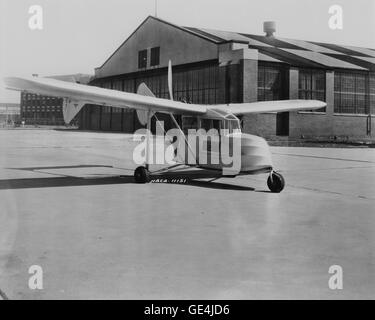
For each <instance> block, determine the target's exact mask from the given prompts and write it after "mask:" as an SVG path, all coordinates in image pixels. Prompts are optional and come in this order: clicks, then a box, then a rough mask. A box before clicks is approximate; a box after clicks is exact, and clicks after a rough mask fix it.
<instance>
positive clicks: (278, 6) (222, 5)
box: [0, 0, 375, 102]
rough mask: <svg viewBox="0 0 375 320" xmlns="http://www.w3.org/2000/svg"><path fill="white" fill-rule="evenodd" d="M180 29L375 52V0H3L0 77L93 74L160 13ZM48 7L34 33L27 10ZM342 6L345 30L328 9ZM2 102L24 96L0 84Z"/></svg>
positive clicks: (0, 5) (16, 99) (1, 5)
mask: <svg viewBox="0 0 375 320" xmlns="http://www.w3.org/2000/svg"><path fill="white" fill-rule="evenodd" d="M155 3H157V16H158V17H159V18H161V19H164V20H167V21H170V22H172V23H175V24H177V25H181V26H190V27H201V28H209V29H219V30H226V31H237V32H245V33H253V34H263V21H268V20H272V21H276V29H277V30H276V33H275V36H276V37H277V36H280V37H286V38H294V39H302V40H312V41H320V42H328V43H337V44H344V45H345V44H346V45H354V46H360V47H367V48H375V0H356V1H353V0H226V1H224V0H190V1H188V0H0V80H1V79H2V78H3V77H4V76H30V75H31V74H39V75H40V76H46V75H59V74H73V73H87V74H94V68H95V67H98V66H100V65H102V63H103V62H104V61H105V60H106V59H107V58H108V57H109V56H110V55H111V54H112V53H113V51H114V50H116V49H117V48H118V47H119V46H120V45H121V43H122V42H123V41H124V40H125V39H126V38H127V37H128V36H129V35H130V34H131V33H132V32H133V31H134V30H135V29H136V28H137V27H138V26H139V25H140V24H141V22H142V21H143V20H144V19H145V18H146V17H147V16H148V15H155ZM32 5H39V6H41V7H42V9H43V29H42V30H31V29H30V28H29V19H30V17H31V16H32V14H30V13H29V8H30V6H32ZM332 5H340V6H341V7H342V9H343V28H342V30H339V29H337V30H331V29H330V28H329V25H328V20H329V18H330V16H331V14H329V12H328V10H329V8H330V6H332ZM0 85H1V87H0V102H19V93H15V92H12V91H8V90H5V89H4V88H3V83H2V81H1V82H0Z"/></svg>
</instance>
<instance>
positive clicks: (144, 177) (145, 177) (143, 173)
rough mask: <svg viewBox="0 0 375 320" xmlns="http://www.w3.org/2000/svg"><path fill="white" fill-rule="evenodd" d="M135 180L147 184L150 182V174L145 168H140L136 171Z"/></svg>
mask: <svg viewBox="0 0 375 320" xmlns="http://www.w3.org/2000/svg"><path fill="white" fill-rule="evenodd" d="M134 180H135V182H137V183H147V182H149V181H150V172H149V171H148V170H147V169H146V168H145V167H138V168H137V169H135V171H134Z"/></svg>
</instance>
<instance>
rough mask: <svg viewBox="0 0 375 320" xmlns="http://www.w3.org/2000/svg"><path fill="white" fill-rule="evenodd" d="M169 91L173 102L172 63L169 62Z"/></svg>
mask: <svg viewBox="0 0 375 320" xmlns="http://www.w3.org/2000/svg"><path fill="white" fill-rule="evenodd" d="M168 90H169V98H170V99H171V100H173V87H172V62H171V60H169V62H168Z"/></svg>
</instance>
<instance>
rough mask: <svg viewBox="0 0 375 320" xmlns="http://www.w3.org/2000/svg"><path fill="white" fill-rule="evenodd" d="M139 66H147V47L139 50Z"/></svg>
mask: <svg viewBox="0 0 375 320" xmlns="http://www.w3.org/2000/svg"><path fill="white" fill-rule="evenodd" d="M138 68H139V69H143V68H147V49H145V50H141V51H139V52H138Z"/></svg>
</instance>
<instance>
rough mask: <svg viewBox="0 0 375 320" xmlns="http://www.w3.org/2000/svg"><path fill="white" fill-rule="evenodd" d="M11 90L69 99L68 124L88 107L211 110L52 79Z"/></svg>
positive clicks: (13, 81)
mask: <svg viewBox="0 0 375 320" xmlns="http://www.w3.org/2000/svg"><path fill="white" fill-rule="evenodd" d="M4 82H5V85H6V88H7V89H10V90H16V91H24V92H28V93H35V94H40V95H45V96H50V97H59V98H66V99H67V101H69V103H68V104H67V105H66V106H64V107H63V113H64V121H65V122H66V123H69V122H70V121H71V120H72V119H73V118H74V116H75V115H76V114H77V113H78V112H79V111H80V109H81V108H82V107H83V106H84V105H85V104H96V105H101V106H112V107H118V108H134V109H138V110H146V111H149V110H150V111H154V112H167V113H170V112H173V113H176V114H204V113H206V111H207V107H206V106H204V105H197V104H186V103H183V102H179V101H172V100H167V99H160V98H155V97H150V96H144V95H139V94H135V93H129V92H123V91H117V90H111V89H104V88H99V87H94V86H89V85H83V84H78V83H73V82H66V81H61V80H56V79H51V78H39V77H30V78H18V77H8V78H5V79H4Z"/></svg>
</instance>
